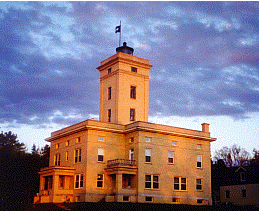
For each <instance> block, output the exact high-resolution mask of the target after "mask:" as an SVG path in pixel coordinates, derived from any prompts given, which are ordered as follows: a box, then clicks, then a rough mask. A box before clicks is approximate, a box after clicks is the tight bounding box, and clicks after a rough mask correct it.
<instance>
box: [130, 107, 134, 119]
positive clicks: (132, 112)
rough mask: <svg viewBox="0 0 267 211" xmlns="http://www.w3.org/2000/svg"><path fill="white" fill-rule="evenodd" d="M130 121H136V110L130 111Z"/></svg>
mask: <svg viewBox="0 0 267 211" xmlns="http://www.w3.org/2000/svg"><path fill="white" fill-rule="evenodd" d="M130 121H135V109H132V108H131V109H130Z"/></svg>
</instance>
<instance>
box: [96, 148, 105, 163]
mask: <svg viewBox="0 0 267 211" xmlns="http://www.w3.org/2000/svg"><path fill="white" fill-rule="evenodd" d="M104 154H105V150H104V148H98V149H97V161H98V162H104ZM100 156H102V159H100V158H101V157H100Z"/></svg>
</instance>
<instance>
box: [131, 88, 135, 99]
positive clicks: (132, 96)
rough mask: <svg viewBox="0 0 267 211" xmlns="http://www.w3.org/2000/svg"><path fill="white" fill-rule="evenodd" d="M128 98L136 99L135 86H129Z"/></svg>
mask: <svg viewBox="0 0 267 211" xmlns="http://www.w3.org/2000/svg"><path fill="white" fill-rule="evenodd" d="M130 97H131V98H132V99H136V86H131V93H130Z"/></svg>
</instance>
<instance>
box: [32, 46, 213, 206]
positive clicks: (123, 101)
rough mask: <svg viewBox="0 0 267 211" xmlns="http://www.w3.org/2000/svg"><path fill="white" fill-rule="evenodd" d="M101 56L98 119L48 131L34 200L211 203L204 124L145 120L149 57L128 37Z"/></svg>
mask: <svg viewBox="0 0 267 211" xmlns="http://www.w3.org/2000/svg"><path fill="white" fill-rule="evenodd" d="M116 51H117V53H116V54H115V55H113V56H111V57H110V58H108V59H106V60H104V61H102V62H101V65H100V66H99V67H98V68H97V69H98V70H99V71H100V109H99V119H100V120H99V121H96V120H86V121H83V122H80V123H78V124H75V125H72V126H69V127H66V128H64V129H62V130H59V131H56V132H53V133H52V134H51V137H50V138H47V139H46V141H48V142H50V143H51V149H50V163H49V167H46V168H43V169H41V171H40V172H39V174H40V190H39V193H38V194H37V196H36V197H35V199H34V202H35V203H62V202H98V201H107V202H138V203H145V202H149V203H181V204H201V205H204V204H205V205H207V204H209V205H211V203H212V198H211V162H210V142H212V141H215V140H216V139H215V138H211V137H210V132H209V124H207V123H203V124H202V130H201V131H197V130H190V129H184V128H178V127H172V126H167V125H160V124H153V123H149V122H148V103H149V102H148V100H149V98H148V96H149V69H150V68H151V67H152V65H150V64H149V61H148V60H147V59H143V58H139V57H136V56H133V51H134V50H133V49H132V48H130V47H128V46H127V45H126V43H124V44H123V46H121V47H118V48H117V49H116Z"/></svg>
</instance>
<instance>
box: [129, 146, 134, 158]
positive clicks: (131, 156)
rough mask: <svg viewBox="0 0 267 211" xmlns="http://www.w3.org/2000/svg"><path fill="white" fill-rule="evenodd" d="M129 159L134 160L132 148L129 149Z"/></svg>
mask: <svg viewBox="0 0 267 211" xmlns="http://www.w3.org/2000/svg"><path fill="white" fill-rule="evenodd" d="M129 160H134V149H129Z"/></svg>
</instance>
